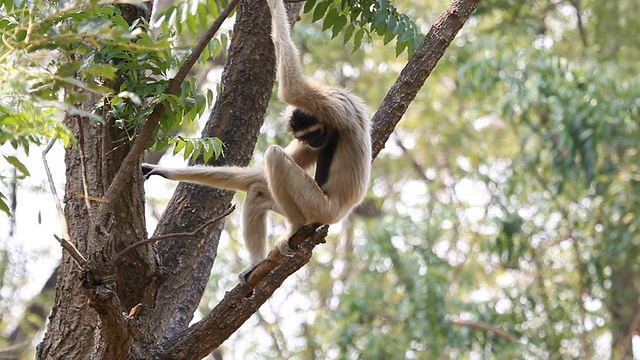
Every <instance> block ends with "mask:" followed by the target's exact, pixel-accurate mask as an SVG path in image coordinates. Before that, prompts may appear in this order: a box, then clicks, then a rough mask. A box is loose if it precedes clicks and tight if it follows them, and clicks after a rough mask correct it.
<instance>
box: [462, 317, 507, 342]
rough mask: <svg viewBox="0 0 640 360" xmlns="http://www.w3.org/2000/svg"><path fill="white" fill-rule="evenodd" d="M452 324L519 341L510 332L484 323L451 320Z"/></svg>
mask: <svg viewBox="0 0 640 360" xmlns="http://www.w3.org/2000/svg"><path fill="white" fill-rule="evenodd" d="M452 322H453V323H454V324H456V325H460V326H468V327H471V328H475V329H480V330H485V331H491V332H492V333H494V334H496V335H498V336H501V337H503V338H505V339H507V340H509V341H520V340H519V339H518V337H517V336H515V335H513V334H511V333H510V332H507V331H505V330H502V329H500V328H498V327H495V326H493V325H491V324H486V323H481V322H476V321H469V320H460V319H458V320H453V321H452Z"/></svg>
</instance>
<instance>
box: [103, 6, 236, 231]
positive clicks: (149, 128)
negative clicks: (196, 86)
mask: <svg viewBox="0 0 640 360" xmlns="http://www.w3.org/2000/svg"><path fill="white" fill-rule="evenodd" d="M239 2H240V0H231V1H230V2H229V4H228V5H227V7H225V8H224V10H223V11H222V12H221V13H220V15H219V16H218V17H217V18H216V20H215V21H214V22H213V24H211V26H210V27H209V29H208V30H207V32H205V34H204V35H203V36H202V38H200V41H199V42H198V44H197V45H196V46H195V47H194V48H193V51H192V52H191V53H190V54H189V57H188V58H187V60H186V61H185V62H184V64H183V65H182V67H181V68H180V69H179V70H178V72H177V73H176V76H175V77H174V78H173V79H171V82H170V83H169V86H168V87H167V89H166V90H165V91H164V93H165V94H169V95H173V94H175V93H176V92H177V91H178V89H179V88H180V85H181V84H182V82H183V81H184V79H185V78H186V76H187V74H188V73H189V71H191V68H192V67H193V65H194V64H195V63H196V61H197V60H198V57H200V54H201V53H202V51H203V50H204V48H205V47H206V46H207V45H208V44H209V41H210V40H211V38H213V36H214V35H215V34H216V33H217V32H218V30H219V29H220V26H221V25H222V23H223V22H224V21H225V20H226V19H227V17H228V16H229V15H230V14H231V12H232V11H233V9H234V8H235V7H236V5H237V4H238V3H239ZM165 111H166V109H165V107H164V106H163V105H162V104H160V103H159V104H157V105H156V106H155V107H154V109H153V112H152V113H151V115H149V119H147V122H145V124H144V126H143V127H142V129H141V130H140V133H139V134H138V136H137V137H136V140H135V141H134V143H133V145H132V146H131V149H130V150H129V153H128V154H127V156H126V157H125V158H124V160H123V161H122V165H121V166H120V169H119V170H118V172H117V173H116V176H115V177H114V179H113V181H112V182H111V185H109V188H108V189H107V191H106V192H105V194H104V198H105V199H106V200H107V201H109V200H113V199H114V198H115V197H116V196H117V195H118V194H119V193H120V192H121V191H122V189H123V188H124V186H126V184H127V183H128V182H129V177H130V176H131V175H130V174H131V173H133V171H134V169H135V167H136V166H137V165H138V163H139V161H140V156H141V155H142V152H143V151H144V149H145V147H146V144H147V142H148V141H149V139H151V136H152V135H153V131H154V130H155V128H156V126H157V125H158V123H159V122H160V118H161V117H162V115H163V114H164V112H165ZM109 204H110V203H109V202H107V203H105V204H102V206H100V212H99V213H98V216H96V220H97V221H100V220H99V219H101V218H103V217H104V214H105V213H106V211H107V209H108V208H109V207H110V206H112V205H109Z"/></svg>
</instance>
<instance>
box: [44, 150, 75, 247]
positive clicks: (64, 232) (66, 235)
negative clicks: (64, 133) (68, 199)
mask: <svg viewBox="0 0 640 360" xmlns="http://www.w3.org/2000/svg"><path fill="white" fill-rule="evenodd" d="M55 142H56V139H52V140H51V141H50V142H49V145H47V147H46V148H45V149H44V151H43V152H42V163H43V164H44V171H45V172H46V173H47V180H49V189H51V195H52V196H53V202H54V203H55V204H56V210H57V211H58V218H59V219H60V227H62V237H64V238H65V239H70V238H71V237H70V236H69V227H68V226H67V218H66V217H65V216H64V211H63V210H62V205H61V204H60V198H59V197H58V191H56V185H55V184H54V183H53V176H51V169H49V162H48V161H47V154H48V153H49V150H51V148H52V147H53V144H54V143H55Z"/></svg>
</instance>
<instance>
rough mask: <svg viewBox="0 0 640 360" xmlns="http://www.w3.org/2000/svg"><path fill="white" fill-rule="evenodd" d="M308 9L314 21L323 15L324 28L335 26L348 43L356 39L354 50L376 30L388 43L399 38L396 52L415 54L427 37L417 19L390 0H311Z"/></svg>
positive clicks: (332, 32)
mask: <svg viewBox="0 0 640 360" xmlns="http://www.w3.org/2000/svg"><path fill="white" fill-rule="evenodd" d="M304 12H305V13H312V20H313V21H314V22H315V21H318V20H320V19H323V21H322V30H328V29H331V37H332V38H335V37H336V36H338V35H339V34H340V33H342V34H344V37H343V39H344V40H343V41H344V43H345V44H346V43H347V42H349V40H351V39H353V45H354V51H355V50H357V49H360V46H361V45H362V40H363V38H364V36H365V35H367V36H371V34H376V35H377V36H380V37H382V38H383V41H384V43H385V44H387V43H389V42H390V41H391V40H393V39H396V56H398V55H400V54H401V53H402V52H403V51H404V50H405V49H407V51H408V53H409V56H411V54H413V52H414V51H415V49H416V48H417V47H418V45H420V43H421V42H422V40H423V38H424V36H423V35H421V34H420V32H419V31H418V29H417V26H416V25H415V23H414V22H413V21H412V20H411V19H410V18H409V17H408V16H407V15H405V14H402V13H400V12H398V10H397V9H396V7H395V6H393V4H391V3H389V1H387V0H375V1H370V0H341V1H334V0H309V1H306V3H305V5H304Z"/></svg>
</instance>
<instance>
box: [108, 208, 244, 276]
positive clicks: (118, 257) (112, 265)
mask: <svg viewBox="0 0 640 360" xmlns="http://www.w3.org/2000/svg"><path fill="white" fill-rule="evenodd" d="M235 209H236V207H235V205H233V206H230V207H229V208H228V209H227V210H226V211H225V212H223V213H222V214H221V215H220V216H218V217H216V218H214V219H211V220H209V221H207V222H205V223H204V224H202V225H200V226H199V227H198V228H197V229H195V230H194V231H190V232H181V233H173V234H166V235H159V236H155V237H152V238H149V239H146V240H142V241H138V242H137V243H134V244H131V245H129V246H127V247H126V248H124V249H123V250H122V251H120V252H119V253H118V254H116V256H114V257H113V259H112V260H111V261H110V262H109V264H108V265H107V268H109V269H113V268H115V267H116V266H118V265H120V263H122V261H123V260H124V258H125V257H126V256H127V255H129V254H130V253H131V252H132V251H133V250H135V249H137V248H139V247H141V246H144V245H147V244H151V243H154V242H158V241H162V240H169V239H176V238H192V237H196V236H198V235H200V233H201V232H202V231H203V230H204V229H206V228H207V227H209V226H211V225H213V224H216V223H218V221H220V220H222V219H224V218H225V217H227V216H228V215H229V214H231V213H232V212H233V210H235Z"/></svg>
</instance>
